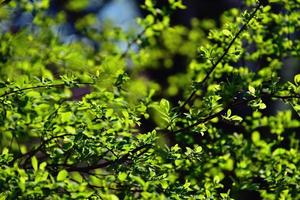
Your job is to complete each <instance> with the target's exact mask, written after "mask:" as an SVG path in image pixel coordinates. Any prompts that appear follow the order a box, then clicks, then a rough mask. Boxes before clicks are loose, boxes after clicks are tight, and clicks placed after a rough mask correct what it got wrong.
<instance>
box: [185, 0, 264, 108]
mask: <svg viewBox="0 0 300 200" xmlns="http://www.w3.org/2000/svg"><path fill="white" fill-rule="evenodd" d="M260 6H261V3H259V4H258V5H257V7H256V8H255V10H254V11H253V12H252V13H251V15H250V17H249V19H248V20H247V21H246V23H245V24H244V25H243V26H242V27H241V28H240V30H239V31H238V32H237V34H236V35H235V36H234V38H233V39H232V40H231V42H230V43H229V45H228V46H227V48H226V49H225V51H224V52H223V54H222V55H221V56H220V57H219V58H218V60H217V61H216V62H215V63H214V64H213V65H212V67H211V68H210V70H209V71H208V73H207V74H206V75H205V77H204V79H203V80H202V81H201V82H200V83H199V85H201V89H202V90H203V88H204V87H205V84H206V82H207V80H208V78H209V77H210V75H211V74H212V73H213V72H214V70H215V69H216V67H217V66H218V64H219V63H220V62H221V61H222V60H223V59H224V57H225V56H226V55H227V54H228V52H229V50H230V48H231V46H232V45H233V44H234V42H235V41H236V39H237V38H238V37H239V35H240V34H241V33H242V32H243V31H244V30H245V29H246V27H247V25H248V24H249V22H250V21H251V19H253V17H254V16H255V14H256V12H257V11H258V10H259V8H260ZM197 91H198V89H194V90H193V91H192V93H191V94H190V95H189V97H188V98H187V99H186V100H185V101H184V102H183V104H182V105H181V106H180V108H179V111H180V112H181V111H182V110H183V109H184V107H185V106H186V105H187V104H188V103H189V102H190V101H191V100H192V98H193V97H194V96H195V94H196V92H197Z"/></svg>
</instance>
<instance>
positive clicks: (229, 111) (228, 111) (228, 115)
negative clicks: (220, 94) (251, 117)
mask: <svg viewBox="0 0 300 200" xmlns="http://www.w3.org/2000/svg"><path fill="white" fill-rule="evenodd" d="M230 116H231V110H230V109H228V110H227V117H230Z"/></svg>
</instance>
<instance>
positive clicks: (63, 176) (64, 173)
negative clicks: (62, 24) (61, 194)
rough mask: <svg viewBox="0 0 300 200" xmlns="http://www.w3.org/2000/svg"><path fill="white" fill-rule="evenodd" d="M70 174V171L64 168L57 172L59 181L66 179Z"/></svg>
mask: <svg viewBox="0 0 300 200" xmlns="http://www.w3.org/2000/svg"><path fill="white" fill-rule="evenodd" d="M67 176H68V171H67V170H65V169H63V170H61V171H60V172H58V174H57V178H56V179H57V181H64V180H65V179H66V178H67Z"/></svg>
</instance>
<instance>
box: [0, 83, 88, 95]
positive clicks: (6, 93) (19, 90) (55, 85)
mask: <svg viewBox="0 0 300 200" xmlns="http://www.w3.org/2000/svg"><path fill="white" fill-rule="evenodd" d="M76 84H79V85H92V84H93V83H76ZM64 86H66V84H64V83H60V84H53V85H37V86H32V87H27V88H21V89H18V90H13V91H9V92H5V93H4V94H2V95H0V98H1V97H5V96H9V95H12V94H16V93H19V92H22V91H26V90H33V89H39V88H48V87H50V88H51V87H64Z"/></svg>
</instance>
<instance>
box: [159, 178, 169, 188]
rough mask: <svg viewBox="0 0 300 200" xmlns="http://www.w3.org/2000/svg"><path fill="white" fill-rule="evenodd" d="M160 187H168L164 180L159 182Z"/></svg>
mask: <svg viewBox="0 0 300 200" xmlns="http://www.w3.org/2000/svg"><path fill="white" fill-rule="evenodd" d="M160 185H161V187H162V188H163V189H164V190H165V189H167V188H168V187H169V184H168V182H167V181H166V180H163V181H161V182H160Z"/></svg>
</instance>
